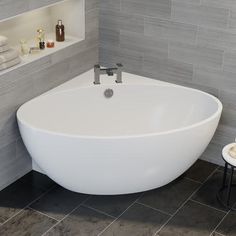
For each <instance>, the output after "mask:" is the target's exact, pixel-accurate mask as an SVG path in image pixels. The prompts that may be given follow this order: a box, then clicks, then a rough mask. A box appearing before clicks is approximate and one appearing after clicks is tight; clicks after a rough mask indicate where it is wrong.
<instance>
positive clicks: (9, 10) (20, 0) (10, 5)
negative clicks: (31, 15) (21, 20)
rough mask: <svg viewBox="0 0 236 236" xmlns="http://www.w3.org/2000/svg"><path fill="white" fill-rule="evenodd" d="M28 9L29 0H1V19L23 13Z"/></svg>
mask: <svg viewBox="0 0 236 236" xmlns="http://www.w3.org/2000/svg"><path fill="white" fill-rule="evenodd" d="M35 1H36V0H35ZM28 10H29V0H17V1H16V0H0V20H2V19H5V18H8V17H12V16H15V15H18V14H21V13H23V12H26V11H28Z"/></svg>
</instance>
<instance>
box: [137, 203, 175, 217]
mask: <svg viewBox="0 0 236 236" xmlns="http://www.w3.org/2000/svg"><path fill="white" fill-rule="evenodd" d="M137 204H139V205H142V206H145V207H147V208H150V209H152V210H154V211H158V212H160V213H162V214H165V215H168V216H172V214H170V213H167V212H165V211H162V210H159V209H157V208H154V207H151V206H149V205H146V204H143V203H141V202H137Z"/></svg>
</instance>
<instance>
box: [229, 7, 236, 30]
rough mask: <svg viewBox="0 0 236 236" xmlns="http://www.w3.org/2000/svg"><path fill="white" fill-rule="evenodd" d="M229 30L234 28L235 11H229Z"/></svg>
mask: <svg viewBox="0 0 236 236" xmlns="http://www.w3.org/2000/svg"><path fill="white" fill-rule="evenodd" d="M229 28H230V29H235V28H236V9H231V10H230V13H229Z"/></svg>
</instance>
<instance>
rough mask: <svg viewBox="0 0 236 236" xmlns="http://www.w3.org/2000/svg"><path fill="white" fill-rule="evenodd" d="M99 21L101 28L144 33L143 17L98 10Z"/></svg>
mask: <svg viewBox="0 0 236 236" xmlns="http://www.w3.org/2000/svg"><path fill="white" fill-rule="evenodd" d="M99 21H100V25H101V27H102V28H108V29H112V30H120V29H121V30H127V31H131V32H137V33H141V34H143V33H144V16H142V15H135V14H133V15H132V14H130V13H127V12H121V11H114V10H109V9H100V15H99Z"/></svg>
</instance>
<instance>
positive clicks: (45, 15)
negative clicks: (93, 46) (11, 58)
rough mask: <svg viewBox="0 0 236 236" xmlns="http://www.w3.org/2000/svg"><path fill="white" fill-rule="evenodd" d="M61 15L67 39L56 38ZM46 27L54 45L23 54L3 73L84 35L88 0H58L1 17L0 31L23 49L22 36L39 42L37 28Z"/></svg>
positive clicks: (75, 40)
mask: <svg viewBox="0 0 236 236" xmlns="http://www.w3.org/2000/svg"><path fill="white" fill-rule="evenodd" d="M59 19H61V20H62V21H63V24H64V25H65V41H64V42H56V41H55V36H56V35H55V26H56V24H57V21H58V20H59ZM39 28H43V29H44V30H45V41H47V40H49V39H53V40H54V41H55V47H54V48H45V49H44V50H41V51H40V52H39V53H35V54H30V55H28V56H21V63H20V64H18V65H16V66H14V67H11V68H9V69H6V70H3V71H0V74H3V73H6V72H7V71H10V70H13V69H14V68H17V67H19V66H22V65H24V64H27V63H30V62H32V61H34V60H37V59H39V58H41V57H44V56H47V55H49V54H51V53H54V52H56V51H58V50H60V49H63V48H65V47H68V46H70V45H72V44H74V43H77V42H79V41H82V40H84V39H85V3H84V0H65V1H60V2H58V3H55V4H52V5H49V6H46V7H43V8H38V9H35V10H32V11H28V12H25V13H22V14H20V15H17V16H15V17H11V18H8V19H3V20H1V21H0V35H4V36H6V37H8V40H9V45H10V47H13V48H16V49H17V50H19V51H21V49H20V40H22V39H23V40H26V41H27V44H28V46H29V47H35V46H37V40H36V37H37V29H39Z"/></svg>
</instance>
